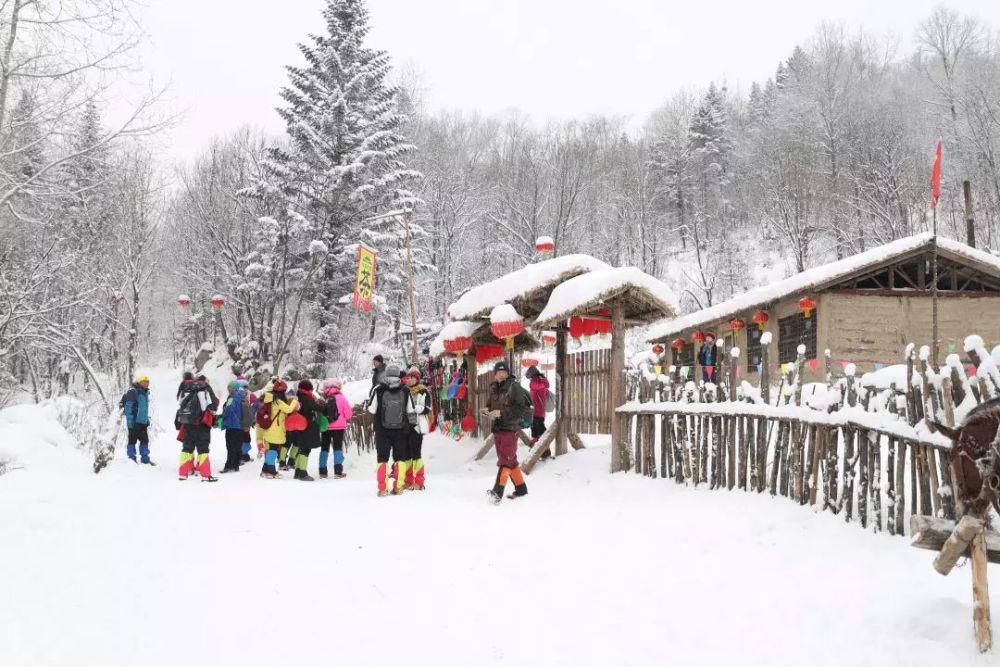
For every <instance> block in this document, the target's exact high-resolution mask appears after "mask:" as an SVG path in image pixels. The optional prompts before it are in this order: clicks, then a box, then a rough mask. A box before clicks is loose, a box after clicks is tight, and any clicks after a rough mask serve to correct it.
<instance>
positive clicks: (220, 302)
mask: <svg viewBox="0 0 1000 667" xmlns="http://www.w3.org/2000/svg"><path fill="white" fill-rule="evenodd" d="M224 305H226V300H225V299H224V298H223V297H222V295H221V294H216V295H215V296H213V297H212V308H215V310H216V312H218V311H220V310H222V307H223V306H224Z"/></svg>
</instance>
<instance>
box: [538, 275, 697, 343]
mask: <svg viewBox="0 0 1000 667" xmlns="http://www.w3.org/2000/svg"><path fill="white" fill-rule="evenodd" d="M615 301H618V302H620V303H621V304H622V307H623V311H624V317H625V320H626V321H628V322H630V323H632V324H645V323H648V322H652V321H654V320H656V319H659V318H662V317H664V316H674V315H676V314H677V313H678V312H680V305H679V303H678V301H677V297H676V296H675V295H674V292H673V290H671V289H670V288H669V287H667V285H666V284H665V283H663V282H662V281H660V280H657V279H656V278H654V277H653V276H651V275H649V274H647V273H644V272H642V271H640V270H639V269H637V268H635V267H631V266H625V267H619V268H609V269H604V270H602V271H592V272H590V273H585V274H583V275H580V276H577V277H575V278H571V279H569V280H567V281H566V282H564V283H562V284H561V285H558V286H557V287H556V288H555V289H554V290H552V294H551V295H550V296H549V299H548V303H546V305H545V308H544V309H543V310H542V312H541V313H539V314H538V317H537V318H536V319H535V322H534V324H533V327H534V328H536V329H542V328H545V327H550V326H553V325H555V324H558V323H559V322H563V321H565V320H567V319H569V318H570V317H572V316H574V315H585V314H589V313H593V311H594V310H596V309H597V308H600V307H602V306H607V305H609V304H610V303H612V302H615Z"/></svg>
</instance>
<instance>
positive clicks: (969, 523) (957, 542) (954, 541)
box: [910, 515, 983, 575]
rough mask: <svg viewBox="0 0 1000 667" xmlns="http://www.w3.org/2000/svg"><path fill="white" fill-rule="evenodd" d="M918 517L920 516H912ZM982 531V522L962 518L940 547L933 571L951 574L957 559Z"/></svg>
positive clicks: (972, 518)
mask: <svg viewBox="0 0 1000 667" xmlns="http://www.w3.org/2000/svg"><path fill="white" fill-rule="evenodd" d="M914 516H920V515H914ZM910 526H911V528H912V526H913V520H912V519H911V520H910ZM982 530H983V522H982V521H980V520H979V519H976V518H974V517H972V516H970V515H966V516H963V517H962V520H961V521H959V522H958V525H957V526H956V527H955V530H954V531H953V532H952V534H951V535H949V536H948V539H947V540H945V542H944V546H943V547H941V553H939V554H938V556H937V558H935V559H934V563H933V565H934V569H935V570H937V572H938V574H941V575H947V574H948V573H949V572H951V570H952V568H953V567H955V563H957V562H958V559H959V558H960V557H961V556H962V554H964V553H965V551H966V549H968V548H969V543H970V542H972V538H974V537H975V536H976V535H977V534H979V533H980V532H981V531H982Z"/></svg>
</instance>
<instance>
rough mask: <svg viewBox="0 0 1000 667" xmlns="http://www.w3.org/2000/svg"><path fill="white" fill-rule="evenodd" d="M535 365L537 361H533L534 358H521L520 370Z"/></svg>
mask: <svg viewBox="0 0 1000 667" xmlns="http://www.w3.org/2000/svg"><path fill="white" fill-rule="evenodd" d="M537 365H538V359H535V358H534V357H521V367H522V368H531V367H532V366H537Z"/></svg>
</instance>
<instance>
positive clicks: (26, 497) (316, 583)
mask: <svg viewBox="0 0 1000 667" xmlns="http://www.w3.org/2000/svg"><path fill="white" fill-rule="evenodd" d="M175 388H176V377H174V376H173V375H172V374H171V373H170V372H167V371H154V373H153V395H154V401H153V402H154V409H155V410H156V411H157V413H156V414H157V416H158V421H159V423H160V426H161V428H160V430H159V431H158V433H157V436H156V440H155V442H154V444H153V455H154V457H155V458H156V459H157V460H158V461H159V463H160V466H159V467H157V468H148V467H140V466H136V465H134V464H131V463H130V462H128V461H127V460H121V459H119V460H116V461H115V462H114V463H113V464H112V465H111V466H110V467H109V468H108V469H107V470H106V471H105V472H102V473H101V474H100V475H97V476H95V475H92V474H85V475H75V474H74V475H71V474H67V473H66V471H65V470H64V469H62V468H61V467H58V466H53V467H51V468H48V467H44V466H41V467H39V466H33V467H31V468H30V469H25V470H16V471H14V472H12V473H10V474H7V475H4V476H2V477H0V510H2V516H3V521H2V522H0V570H2V572H3V573H4V574H3V575H2V576H0V665H3V666H4V667H15V666H22V665H24V666H28V665H30V666H32V667H41V666H44V665H59V666H64V665H103V666H107V665H114V666H117V665H123V666H124V665H128V666H133V665H144V666H147V665H148V666H155V665H170V666H171V667H173V666H176V665H179V664H189V665H279V664H294V665H298V666H302V665H321V664H322V665H328V664H340V665H376V664H386V663H389V664H391V663H399V664H404V665H436V666H440V665H469V664H471V665H476V664H510V665H518V666H520V667H524V666H529V665H602V666H603V665H689V664H699V665H879V666H884V665H907V666H910V667H912V666H917V665H934V666H935V667H940V666H942V665H949V666H950V665H1000V655H992V656H986V657H982V656H979V655H978V654H977V652H976V650H975V642H974V640H973V636H972V610H971V597H972V595H971V582H970V577H969V574H968V569H961V568H960V569H956V571H954V572H953V573H952V575H951V576H949V577H941V576H939V575H937V574H936V573H934V571H933V570H932V569H931V567H930V561H931V559H932V557H933V554H931V553H930V552H926V551H917V550H915V549H912V548H910V547H909V546H908V544H907V541H906V540H904V539H901V538H893V537H889V536H887V535H884V534H882V535H872V534H870V533H866V532H865V531H863V530H861V529H860V528H858V527H857V526H856V525H845V524H844V523H843V522H842V521H839V520H838V519H837V518H836V517H833V516H830V515H828V514H815V513H814V512H813V511H811V510H810V509H808V508H802V507H798V506H795V505H793V504H792V503H789V502H788V501H787V500H784V499H772V498H770V497H768V496H757V495H749V494H746V493H743V492H739V491H735V492H725V491H708V490H704V489H697V490H694V489H691V488H685V487H680V486H677V485H675V484H674V483H673V482H668V481H664V480H649V479H646V478H638V477H635V476H632V475H616V476H611V475H608V474H607V472H606V471H607V467H608V460H609V453H608V451H607V448H606V446H601V439H597V438H588V440H587V442H588V447H589V448H588V449H587V450H583V451H580V452H574V453H571V454H569V455H567V456H565V457H560V458H559V459H557V460H554V461H548V462H543V463H541V464H539V466H538V467H536V469H535V472H534V474H532V475H531V476H530V477H529V478H528V485H529V489H530V493H529V496H528V497H527V498H526V499H523V500H519V501H516V502H510V501H504V503H503V504H502V505H500V506H499V507H495V506H493V505H491V504H489V503H487V502H486V499H485V495H484V491H485V490H486V488H487V487H489V486H490V484H491V482H492V477H493V474H494V471H495V467H494V465H493V463H492V461H490V460H486V461H483V462H473V461H472V460H471V459H472V454H473V452H474V451H475V443H472V442H469V441H463V442H462V443H455V442H453V441H451V440H448V439H445V438H442V437H439V436H433V437H430V438H429V440H428V442H427V443H426V445H425V458H426V460H427V469H428V490H427V491H425V492H423V493H408V494H405V495H404V496H402V497H389V498H376V497H375V483H374V479H373V477H374V475H373V474H372V466H371V459H369V458H367V457H359V456H357V454H356V453H355V452H353V451H352V452H350V453H349V455H348V459H347V462H348V465H347V472H348V475H349V476H348V478H347V479H344V480H332V479H331V480H325V481H317V482H315V483H312V484H304V483H301V482H295V481H293V480H291V479H282V480H279V481H264V480H261V479H260V478H258V476H257V471H258V465H257V464H250V465H247V466H245V467H244V469H243V470H242V471H241V472H240V473H238V474H237V475H224V476H222V479H221V481H220V482H219V483H217V484H203V483H200V482H198V481H196V480H189V481H186V482H183V483H182V482H178V481H177V480H176V478H175V471H176V469H175V465H176V454H177V451H178V446H177V443H176V442H175V441H174V440H173V433H172V431H171V430H170V429H169V420H170V417H171V416H172V410H171V409H172V404H173V401H172V396H173V391H174V389H175ZM0 414H2V413H0ZM18 429H19V431H18V432H19V433H22V434H24V433H27V432H30V429H28V428H27V427H24V426H19V427H18ZM7 432H8V431H4V430H3V428H2V425H0V438H2V437H4V434H5V433H7ZM220 436H221V434H216V435H215V438H216V440H214V441H213V448H212V458H213V464H214V466H215V468H219V467H221V463H222V460H223V458H224V447H223V444H222V441H221V437H220ZM45 446H51V445H50V444H45ZM523 451H525V450H522V452H523ZM70 453H72V454H73V455H74V456H77V457H78V458H80V459H81V460H82V461H83V463H84V465H85V464H86V459H83V458H82V457H79V455H78V454H76V453H74V452H69V453H67V456H68V455H69V454H70ZM74 460H75V459H74ZM312 467H313V469H315V455H314V456H313V461H312ZM994 599H996V594H994ZM994 608H1000V606H998V605H996V604H994Z"/></svg>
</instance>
